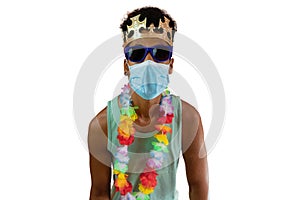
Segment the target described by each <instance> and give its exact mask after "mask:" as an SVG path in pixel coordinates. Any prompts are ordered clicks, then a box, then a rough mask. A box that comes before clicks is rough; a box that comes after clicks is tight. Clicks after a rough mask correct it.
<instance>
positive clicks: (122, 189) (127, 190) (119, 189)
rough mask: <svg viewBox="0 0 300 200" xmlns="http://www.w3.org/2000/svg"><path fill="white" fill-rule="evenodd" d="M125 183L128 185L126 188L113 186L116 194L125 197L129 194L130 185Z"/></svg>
mask: <svg viewBox="0 0 300 200" xmlns="http://www.w3.org/2000/svg"><path fill="white" fill-rule="evenodd" d="M127 183H128V184H127V185H126V186H124V187H122V188H120V187H118V186H116V184H115V187H116V191H117V192H118V191H119V192H120V193H121V195H126V194H127V193H128V192H131V191H132V184H131V183H130V182H129V181H128V182H127Z"/></svg>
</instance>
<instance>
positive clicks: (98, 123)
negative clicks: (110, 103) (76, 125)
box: [89, 107, 107, 135]
mask: <svg viewBox="0 0 300 200" xmlns="http://www.w3.org/2000/svg"><path fill="white" fill-rule="evenodd" d="M89 130H90V132H94V133H99V132H100V131H101V132H104V133H105V134H106V135H107V107H105V108H103V109H102V110H101V111H100V112H99V113H98V114H97V115H96V116H95V117H94V118H93V119H92V120H91V121H90V124H89Z"/></svg>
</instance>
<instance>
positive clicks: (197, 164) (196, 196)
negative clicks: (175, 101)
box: [182, 101, 209, 200]
mask: <svg viewBox="0 0 300 200" xmlns="http://www.w3.org/2000/svg"><path fill="white" fill-rule="evenodd" d="M182 112H183V114H182V117H183V118H182V131H183V133H182V134H183V137H182V148H183V149H182V150H183V158H184V161H185V166H186V175H187V180H188V184H189V196H190V199H191V200H207V199H208V187H209V185H208V167H207V154H206V149H205V143H204V133H203V127H202V122H201V117H200V115H199V113H198V111H197V110H195V108H194V107H192V106H191V105H190V104H188V103H186V102H184V101H183V102H182Z"/></svg>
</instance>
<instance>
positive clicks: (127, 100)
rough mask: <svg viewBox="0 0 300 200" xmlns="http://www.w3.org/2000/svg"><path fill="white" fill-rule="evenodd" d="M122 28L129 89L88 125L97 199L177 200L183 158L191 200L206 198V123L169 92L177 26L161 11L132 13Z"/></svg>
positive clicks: (151, 9) (93, 189) (145, 9)
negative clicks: (181, 155) (180, 162)
mask: <svg viewBox="0 0 300 200" xmlns="http://www.w3.org/2000/svg"><path fill="white" fill-rule="evenodd" d="M121 29H122V31H123V42H124V43H123V47H124V53H125V59H124V74H125V75H126V76H128V80H129V84H127V85H125V86H124V87H123V88H122V92H121V94H120V95H118V96H117V97H115V98H114V99H113V100H111V101H109V102H108V105H107V107H106V108H104V109H103V110H102V111H101V112H99V113H98V114H97V115H96V116H95V118H93V119H92V121H91V123H90V125H89V136H88V142H89V151H90V172H91V179H92V186H91V191H90V199H91V200H110V199H112V200H116V199H118V200H119V199H132V200H134V199H136V200H148V199H155V200H173V199H177V194H176V171H177V166H178V160H179V157H180V153H181V152H182V154H183V158H184V162H185V166H186V176H187V180H188V184H189V196H190V199H191V200H207V198H208V169H207V159H206V150H205V144H204V136H203V128H202V123H201V117H200V115H199V113H198V112H197V111H196V109H195V108H194V107H193V106H191V105H190V104H189V103H187V102H185V101H183V100H181V99H180V98H179V97H178V96H175V95H172V94H170V92H169V90H167V89H166V88H167V85H168V83H169V74H171V73H172V71H173V65H174V58H172V51H173V41H174V34H175V32H176V30H177V27H176V22H175V21H174V20H173V19H172V18H171V17H170V16H169V15H168V14H167V13H166V12H165V11H163V10H161V9H159V8H155V7H143V8H140V9H136V10H135V11H133V12H131V13H129V14H128V17H127V18H126V19H125V20H124V21H123V23H122V24H121ZM104 136H105V137H104ZM112 174H113V180H114V182H113V184H112V186H111V175H112Z"/></svg>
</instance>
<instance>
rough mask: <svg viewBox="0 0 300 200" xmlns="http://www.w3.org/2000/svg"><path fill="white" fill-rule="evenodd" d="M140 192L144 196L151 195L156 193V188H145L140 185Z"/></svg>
mask: <svg viewBox="0 0 300 200" xmlns="http://www.w3.org/2000/svg"><path fill="white" fill-rule="evenodd" d="M139 190H140V191H141V192H142V193H144V194H150V193H152V192H153V191H154V188H152V187H151V188H145V187H144V186H143V185H142V184H139Z"/></svg>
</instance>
